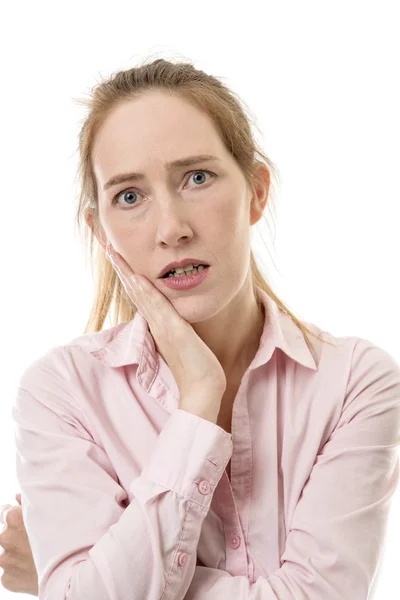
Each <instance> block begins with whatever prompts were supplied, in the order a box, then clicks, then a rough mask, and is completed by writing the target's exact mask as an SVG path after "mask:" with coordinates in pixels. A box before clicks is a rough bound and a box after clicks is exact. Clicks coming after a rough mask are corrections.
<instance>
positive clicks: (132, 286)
mask: <svg viewBox="0 0 400 600" xmlns="http://www.w3.org/2000/svg"><path fill="white" fill-rule="evenodd" d="M108 249H109V251H110V258H111V260H112V262H113V265H114V266H115V269H116V271H117V273H118V275H119V277H120V278H121V281H122V283H123V285H124V288H125V290H126V293H127V294H128V296H129V297H130V298H131V300H132V302H133V303H134V304H135V305H136V306H137V307H138V310H139V312H140V313H141V314H143V316H144V318H145V319H146V321H147V322H148V323H149V325H153V326H154V325H157V324H158V325H159V326H160V325H162V327H163V329H164V328H166V329H167V330H170V329H171V328H172V327H173V328H176V327H179V326H180V327H182V326H184V325H187V321H185V320H184V319H182V317H181V316H180V315H179V314H178V312H177V311H176V310H175V308H174V307H173V305H172V303H171V302H170V301H169V300H168V298H166V296H164V294H162V293H161V292H160V291H159V290H158V289H157V288H156V287H155V286H154V285H153V284H152V283H151V282H150V281H149V280H148V279H147V278H146V277H145V276H144V275H140V276H138V275H137V274H136V273H134V272H133V271H132V269H131V268H130V266H129V265H128V263H127V262H126V260H125V259H124V258H123V257H122V256H121V255H120V254H119V253H118V252H116V251H115V250H114V249H113V248H112V246H111V244H109V246H108ZM113 257H114V258H113ZM132 275H134V276H135V278H136V282H135V281H134V280H133V279H132ZM171 320H172V321H173V322H172V324H171V323H170V322H171ZM168 323H169V324H170V325H169V327H168Z"/></svg>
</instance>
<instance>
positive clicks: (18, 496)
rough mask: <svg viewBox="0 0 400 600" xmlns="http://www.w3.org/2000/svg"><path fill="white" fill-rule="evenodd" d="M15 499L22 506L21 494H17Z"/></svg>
mask: <svg viewBox="0 0 400 600" xmlns="http://www.w3.org/2000/svg"><path fill="white" fill-rule="evenodd" d="M15 499H16V501H17V502H18V504H20V505H21V506H22V500H21V494H20V493H19V494H15Z"/></svg>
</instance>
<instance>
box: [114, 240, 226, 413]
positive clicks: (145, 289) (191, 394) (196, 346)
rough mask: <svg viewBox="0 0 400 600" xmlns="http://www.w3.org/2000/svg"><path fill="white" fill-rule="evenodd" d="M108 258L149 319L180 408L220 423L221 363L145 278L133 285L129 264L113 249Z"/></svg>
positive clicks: (165, 298)
mask: <svg viewBox="0 0 400 600" xmlns="http://www.w3.org/2000/svg"><path fill="white" fill-rule="evenodd" d="M108 248H109V250H110V252H106V256H107V258H108V259H109V260H110V262H111V263H112V265H113V267H114V269H115V270H116V272H117V274H118V276H119V278H120V280H121V282H122V284H123V286H124V288H125V291H126V293H127V294H128V296H129V298H130V299H131V301H132V303H133V304H134V305H135V306H136V307H137V309H138V311H139V313H140V314H141V315H142V316H143V318H144V319H146V321H147V323H148V324H149V328H150V331H151V333H152V336H153V338H154V341H155V343H156V346H157V349H158V350H159V352H160V354H161V355H162V357H163V358H164V360H165V362H166V363H167V364H168V366H169V368H170V369H171V371H172V373H173V375H174V378H175V381H176V383H177V385H178V388H179V392H180V403H179V408H181V409H183V410H186V411H188V412H191V413H193V414H196V415H198V416H200V417H203V418H205V419H207V420H209V421H212V422H214V423H216V421H217V418H218V413H219V410H220V407H221V400H222V396H223V394H224V392H225V389H226V385H227V382H226V377H225V373H224V370H223V368H222V366H221V363H220V362H219V360H218V359H217V357H216V356H215V354H214V353H213V352H212V351H211V350H210V348H209V347H208V346H207V345H206V344H205V343H204V342H203V340H202V339H201V338H200V337H199V336H198V335H197V333H196V332H195V331H194V329H193V327H192V326H191V324H190V323H188V321H185V319H183V318H182V317H181V316H180V315H179V313H178V312H177V311H176V310H175V308H174V307H173V306H172V304H171V302H170V301H169V300H168V298H167V297H166V296H164V294H162V293H161V292H160V291H159V290H158V289H157V288H156V287H155V286H154V285H153V284H152V283H151V282H150V281H149V280H148V279H147V278H146V277H145V276H144V275H140V276H139V282H138V283H136V284H135V283H133V282H132V279H131V276H132V275H135V276H136V277H137V275H136V274H134V273H133V271H132V270H131V268H130V266H129V265H128V263H127V262H126V261H125V260H124V259H123V257H122V256H121V255H120V254H118V252H116V251H115V250H113V249H112V247H111V246H110V245H109V246H108Z"/></svg>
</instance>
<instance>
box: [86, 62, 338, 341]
mask: <svg viewBox="0 0 400 600" xmlns="http://www.w3.org/2000/svg"><path fill="white" fill-rule="evenodd" d="M151 90H162V91H165V92H166V93H169V94H176V95H178V96H180V97H182V98H184V99H185V100H186V101H189V102H190V103H192V104H193V105H195V106H197V107H198V108H200V109H202V110H203V111H204V113H206V114H207V115H208V116H209V117H210V119H211V120H212V121H213V123H214V125H215V126H216V128H217V130H218V131H219V133H220V136H221V138H222V141H223V142H224V144H225V146H226V148H227V149H228V151H229V152H230V153H231V155H232V156H233V158H234V159H235V161H236V163H237V164H238V166H239V167H240V169H241V170H242V172H243V175H244V177H245V180H246V182H247V183H248V185H249V186H250V188H253V185H254V180H253V165H254V164H255V161H256V159H260V158H261V160H262V161H264V163H265V164H266V165H267V166H268V170H269V173H270V175H272V176H273V177H275V178H277V179H278V178H279V177H278V172H277V169H276V167H275V165H274V164H273V163H272V161H271V160H270V159H269V158H268V157H267V156H266V155H265V154H264V153H263V152H262V150H261V148H260V147H259V146H258V144H257V142H256V140H255V139H254V137H253V134H252V131H251V126H250V124H251V119H250V117H249V116H248V115H247V114H246V108H245V106H244V103H243V102H242V101H241V100H240V99H239V98H238V97H237V96H236V95H235V94H234V92H232V91H231V90H229V89H228V88H227V87H226V86H225V85H223V83H222V82H221V81H220V80H219V79H217V78H216V77H213V76H212V75H208V74H206V73H205V72H204V71H201V70H198V69H196V68H195V67H194V66H193V65H192V64H190V63H189V62H176V63H174V62H171V61H168V60H165V59H157V60H154V61H153V62H151V63H149V64H146V59H145V60H144V61H143V62H142V64H141V65H140V66H138V67H135V68H131V69H128V70H125V71H118V72H117V73H115V74H113V75H112V76H111V77H110V78H109V79H107V80H104V81H103V82H101V83H100V84H99V85H97V86H96V87H95V88H94V89H92V94H91V96H90V97H89V99H88V100H86V99H75V100H76V101H77V102H78V104H83V105H84V106H85V107H87V108H88V115H87V116H86V119H85V121H84V123H83V125H82V128H81V131H80V133H79V162H78V173H77V174H78V176H79V178H80V197H79V203H78V208H77V214H76V224H77V225H78V228H79V229H80V226H81V223H82V222H83V220H84V215H85V214H86V212H87V211H91V213H92V219H93V221H92V229H91V230H90V232H89V231H88V229H89V228H88V227H87V225H86V223H85V227H84V238H85V247H86V251H87V249H89V253H90V263H91V268H92V273H93V274H94V285H95V296H94V301H93V305H92V309H91V312H90V316H89V320H88V322H87V324H86V328H85V331H84V333H89V332H95V331H100V330H101V329H102V328H103V325H104V321H105V319H106V317H107V315H108V314H109V311H110V306H111V304H112V300H113V299H114V300H115V308H114V319H113V320H111V323H112V326H114V325H118V324H120V323H123V322H126V321H130V320H131V319H133V317H134V316H135V313H136V307H135V306H134V305H133V304H132V302H131V300H130V299H129V297H128V296H127V294H126V292H125V290H124V287H123V285H122V284H121V282H120V280H119V277H118V276H117V274H116V273H115V271H114V269H113V267H112V265H111V264H110V262H109V261H108V260H107V258H106V256H105V253H104V250H103V247H102V246H101V244H100V243H99V242H98V241H97V239H96V238H95V233H96V235H99V236H100V228H99V226H100V221H99V211H98V197H97V182H96V178H95V175H94V169H93V164H92V148H93V143H94V139H95V137H96V133H97V131H98V130H99V127H100V126H101V124H102V123H103V121H104V120H105V119H106V118H107V116H108V115H109V114H110V112H112V111H113V109H114V108H115V107H117V106H118V105H119V104H121V103H124V102H125V101H131V100H133V99H135V98H138V97H139V96H141V95H143V94H144V93H146V92H147V91H151ZM271 187H273V186H271ZM268 204H270V201H269V202H268ZM263 216H264V215H263ZM88 234H89V235H90V240H89V243H88ZM100 237H101V236H100ZM94 243H96V254H94V252H93V244H94ZM250 265H251V273H252V279H253V289H254V292H255V297H256V299H257V302H258V303H259V300H258V295H257V293H256V289H255V286H259V287H260V288H261V289H262V290H264V291H265V292H266V293H267V294H268V296H269V297H270V298H272V300H274V301H275V302H276V304H277V305H278V306H279V307H280V309H281V310H282V311H284V312H285V313H286V314H287V315H288V316H289V317H290V318H291V319H292V320H293V322H294V323H295V324H296V325H297V327H298V328H299V329H300V330H301V331H302V333H303V336H304V338H305V340H306V342H307V345H308V346H309V347H310V341H309V340H308V337H307V334H309V335H311V336H314V337H315V338H317V336H316V335H315V334H314V333H313V332H312V331H310V330H309V329H308V328H307V327H306V326H305V325H304V323H303V322H301V321H300V320H299V319H298V318H297V317H296V316H295V315H294V314H293V313H292V312H291V311H290V310H289V308H288V307H287V306H286V305H285V304H284V303H283V301H282V300H281V299H280V298H278V296H277V295H276V294H275V293H274V292H273V290H272V289H271V286H270V285H269V284H268V282H267V281H266V279H265V278H264V277H263V275H262V274H261V272H260V270H259V268H258V265H257V262H256V259H255V256H254V253H253V251H251V254H250ZM318 339H319V340H320V341H322V342H324V343H328V344H329V343H330V342H328V341H326V340H322V339H321V338H320V337H318ZM331 345H332V344H331ZM310 349H311V348H310ZM311 350H312V349H311Z"/></svg>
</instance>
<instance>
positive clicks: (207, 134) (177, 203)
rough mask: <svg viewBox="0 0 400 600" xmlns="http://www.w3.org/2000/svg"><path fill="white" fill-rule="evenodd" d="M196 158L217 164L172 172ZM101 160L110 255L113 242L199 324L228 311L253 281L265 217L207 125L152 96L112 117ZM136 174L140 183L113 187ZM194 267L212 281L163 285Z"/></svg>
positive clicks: (179, 103)
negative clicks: (169, 268)
mask: <svg viewBox="0 0 400 600" xmlns="http://www.w3.org/2000/svg"><path fill="white" fill-rule="evenodd" d="M194 155H212V156H214V157H215V158H214V159H213V160H211V159H210V160H205V159H204V160H200V161H199V162H197V163H195V164H192V165H187V166H182V165H181V166H175V167H168V166H167V165H168V163H171V162H173V161H176V160H178V159H185V158H187V157H192V156H194ZM92 158H93V166H94V172H95V176H96V179H97V184H98V202H99V215H100V222H101V232H102V238H103V239H102V240H99V241H100V243H102V245H103V247H104V246H105V244H104V242H106V241H108V240H109V241H110V242H111V244H112V245H113V247H114V248H115V250H116V251H117V252H119V254H121V255H122V256H123V258H124V259H125V260H126V261H127V263H128V264H129V265H130V267H131V269H132V270H133V271H134V272H137V273H139V274H140V273H141V274H143V275H145V276H146V277H147V278H148V279H149V280H150V281H151V282H152V284H153V285H155V286H156V287H157V288H158V289H159V290H160V291H161V292H162V293H163V294H164V295H165V296H166V297H167V298H169V300H170V301H171V302H172V303H173V304H174V306H175V308H176V309H177V310H178V311H179V312H180V314H181V315H182V316H183V317H184V318H185V317H186V318H187V319H188V320H191V321H192V322H193V321H196V320H200V321H201V320H204V319H206V318H208V317H209V316H212V314H215V313H217V312H218V311H219V310H221V308H223V306H225V305H227V304H228V303H229V301H230V299H232V298H233V297H234V296H235V295H236V294H237V293H238V292H239V290H240V289H241V287H242V286H243V284H244V282H245V280H248V271H249V254H250V244H251V238H250V232H251V229H250V226H251V225H252V224H254V223H255V222H256V221H258V220H259V218H261V215H262V209H263V207H260V206H259V205H258V203H257V202H255V203H254V207H253V206H252V204H253V203H251V198H252V196H251V192H250V189H249V188H248V186H247V185H246V181H245V179H244V176H243V174H242V172H241V170H240V169H239V167H238V166H237V164H236V162H235V161H234V159H233V158H232V156H231V154H230V153H229V152H228V151H227V150H226V149H225V147H224V145H223V143H222V141H221V139H220V137H219V135H218V133H217V131H216V130H215V129H214V125H213V123H212V121H211V120H210V119H209V118H208V116H207V115H205V114H204V113H202V112H201V111H200V110H198V109H197V108H196V107H194V106H192V105H191V104H189V103H188V102H186V101H185V100H183V99H181V98H177V97H175V96H170V95H168V94H166V93H162V92H160V91H156V92H154V91H152V92H151V93H147V94H146V95H144V96H142V97H141V98H139V99H135V100H134V101H127V102H126V103H124V104H122V105H120V106H119V107H117V108H116V109H115V110H114V111H113V112H112V114H110V115H109V116H108V118H107V120H106V121H105V122H104V123H103V125H102V127H101V128H100V130H99V132H98V134H97V136H96V140H95V145H94V148H93V155H92ZM132 172H135V173H139V174H141V175H140V176H136V177H135V178H133V177H132V179H131V180H129V181H128V180H127V181H125V182H120V183H111V184H110V181H111V180H113V179H114V180H115V179H116V178H117V177H118V176H119V175H121V174H126V173H132ZM267 191H268V190H267ZM87 222H88V224H89V226H90V224H91V219H90V218H89V219H87ZM187 257H195V258H198V259H199V262H205V263H207V264H209V265H210V266H211V268H210V270H209V273H208V276H207V277H206V279H205V280H204V281H203V282H202V283H201V284H200V285H198V286H197V287H194V288H192V289H190V290H185V291H182V290H181V291H177V290H171V289H169V288H167V287H166V286H165V285H164V284H163V283H162V280H161V279H158V276H159V274H160V272H161V270H162V269H163V268H164V267H165V266H166V265H167V264H168V263H170V262H172V261H175V260H181V259H184V258H187ZM200 296H201V298H202V302H201V303H199V302H198V299H199V297H200Z"/></svg>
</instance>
